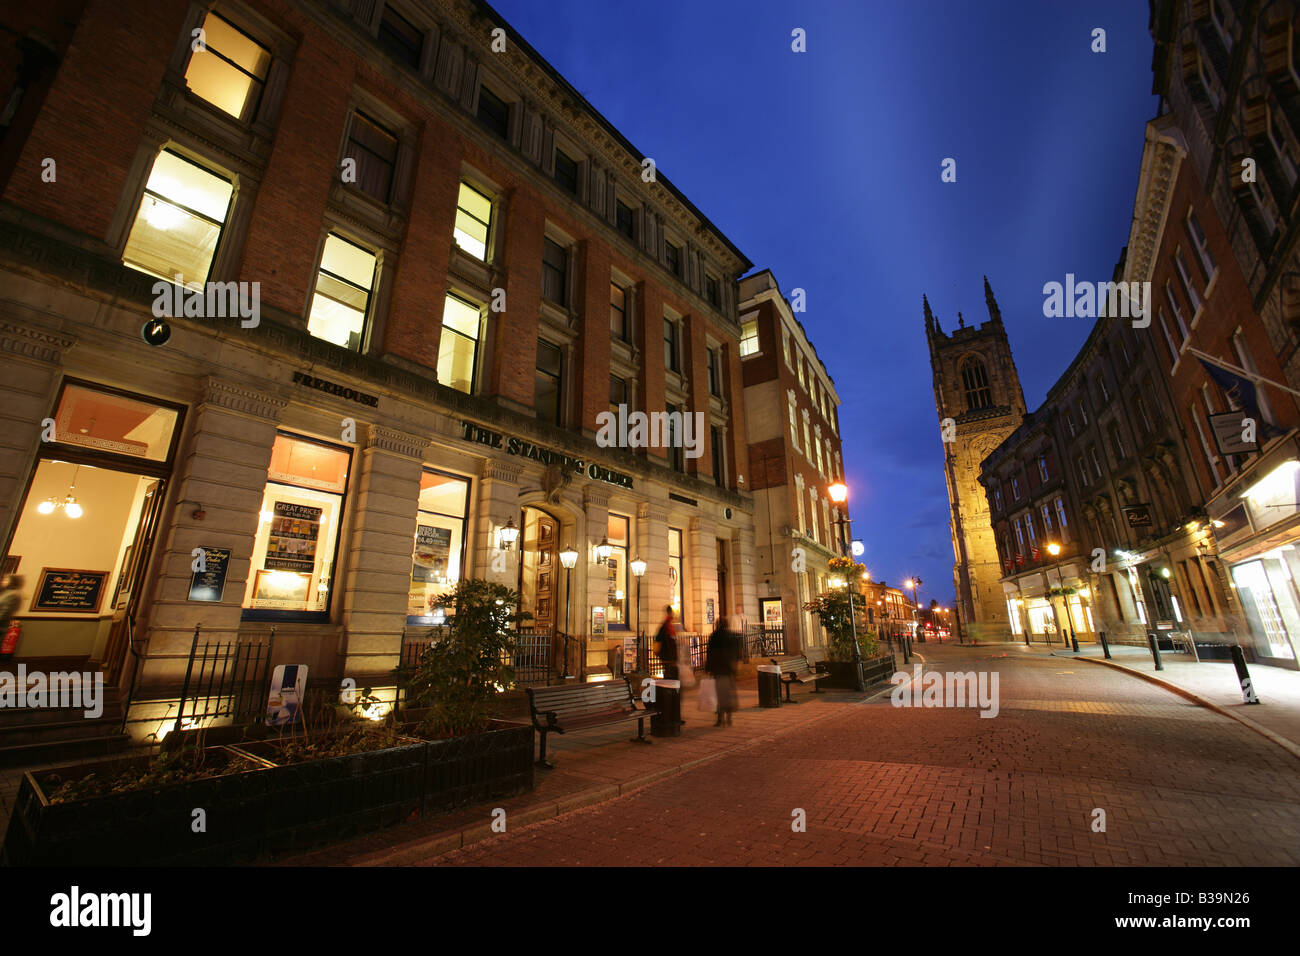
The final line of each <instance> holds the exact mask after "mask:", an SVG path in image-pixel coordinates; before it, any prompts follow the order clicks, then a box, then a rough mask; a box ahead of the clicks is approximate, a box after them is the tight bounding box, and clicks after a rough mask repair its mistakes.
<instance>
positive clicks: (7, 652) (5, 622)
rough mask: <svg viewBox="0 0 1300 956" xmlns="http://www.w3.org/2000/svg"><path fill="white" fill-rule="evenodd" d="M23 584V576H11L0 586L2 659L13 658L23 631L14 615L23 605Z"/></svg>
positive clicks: (0, 645) (0, 644)
mask: <svg viewBox="0 0 1300 956" xmlns="http://www.w3.org/2000/svg"><path fill="white" fill-rule="evenodd" d="M23 584H24V580H23V576H22V575H21V574H11V575H9V576H8V578H7V579H6V580H5V582H4V584H3V586H0V657H12V656H13V655H14V653H15V651H16V649H17V646H18V637H19V635H20V634H21V631H20V629H19V625H18V622H17V621H15V620H14V615H16V614H17V613H18V609H19V607H20V606H21V605H22V598H23ZM11 627H12V628H13V630H12V633H11V631H10V628H11Z"/></svg>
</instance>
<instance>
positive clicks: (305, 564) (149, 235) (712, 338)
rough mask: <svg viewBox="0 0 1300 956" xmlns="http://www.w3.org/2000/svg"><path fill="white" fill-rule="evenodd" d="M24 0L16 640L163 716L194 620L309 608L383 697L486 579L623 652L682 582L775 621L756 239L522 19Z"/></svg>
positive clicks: (314, 632)
mask: <svg viewBox="0 0 1300 956" xmlns="http://www.w3.org/2000/svg"><path fill="white" fill-rule="evenodd" d="M10 15H12V17H13V20H12V21H11V22H9V23H6V27H7V28H8V29H7V34H8V35H10V36H11V37H14V38H16V39H15V41H14V43H13V45H12V46H11V45H10V44H5V51H4V56H5V58H6V61H5V63H4V64H0V65H3V66H5V67H6V70H7V68H8V67H15V69H13V71H12V72H11V73H10V75H12V76H18V77H19V83H18V85H17V87H15V89H14V90H12V91H10V90H6V91H5V92H6V99H7V100H8V101H9V102H10V103H11V106H12V107H13V109H12V112H11V121H10V122H9V123H8V125H7V126H6V127H5V129H4V139H3V142H2V143H0V185H2V188H3V195H2V196H0V216H2V217H3V219H4V227H3V229H0V290H2V294H3V297H4V299H5V306H6V308H5V315H4V317H3V319H0V323H2V327H0V328H2V334H0V348H3V350H4V354H5V360H6V368H7V374H6V376H5V377H4V381H3V383H0V389H3V392H2V393H0V394H2V396H3V400H2V401H0V406H2V407H3V409H4V411H3V412H0V416H2V417H3V427H0V435H3V437H2V438H0V484H2V485H3V489H2V490H3V494H0V534H2V535H3V540H4V542H5V555H6V570H9V571H15V570H16V571H17V573H19V574H20V575H23V576H24V577H25V578H26V593H25V595H24V604H23V608H24V611H23V614H22V618H23V623H24V639H23V640H24V643H23V645H22V646H21V647H20V654H21V655H24V656H26V657H32V658H46V659H49V658H57V659H60V660H63V661H67V662H69V663H71V662H74V661H78V662H87V661H88V662H90V663H92V664H96V665H99V666H101V667H103V668H104V669H105V670H107V671H108V672H109V674H110V676H111V677H113V678H114V679H116V680H118V681H119V682H120V683H121V684H122V686H128V685H129V684H130V682H131V680H132V678H133V677H134V680H135V681H136V683H137V685H138V692H139V693H138V697H137V701H150V700H152V701H156V702H157V704H156V706H154V705H148V704H142V705H139V706H137V707H136V708H135V709H134V710H133V711H132V715H131V719H132V726H133V728H135V730H136V732H137V733H145V732H148V731H150V730H153V729H154V726H153V725H152V724H156V723H157V719H158V718H159V717H160V716H162V715H164V714H166V713H169V712H170V711H169V708H170V707H172V706H173V704H171V703H168V701H169V700H171V701H174V696H172V697H170V698H169V696H168V695H169V694H171V695H174V694H175V692H176V687H177V684H178V683H179V680H180V678H181V676H182V674H183V673H184V670H185V667H186V660H187V656H188V653H189V651H190V648H191V642H192V638H193V635H194V633H195V629H196V627H197V626H201V628H202V633H203V634H204V635H207V636H211V637H215V638H224V639H231V638H235V637H238V638H239V639H240V640H249V639H254V638H257V637H259V636H265V635H266V634H268V633H269V632H270V630H271V629H272V628H275V644H274V649H275V651H274V662H276V663H279V662H292V663H300V664H307V665H308V666H309V667H310V669H311V674H312V677H313V678H314V679H321V680H329V681H337V680H338V679H340V678H343V677H353V678H355V679H356V680H357V682H358V686H364V685H365V684H366V683H374V685H375V686H376V687H380V686H383V682H382V681H383V678H384V677H385V676H387V675H388V674H389V673H390V672H391V668H392V667H393V666H394V664H395V663H396V662H397V659H398V653H399V648H400V643H401V640H402V635H403V633H404V631H407V630H410V629H418V628H420V627H424V626H427V625H430V624H433V623H436V621H437V616H436V615H435V614H434V613H433V610H432V608H431V601H432V599H433V598H435V597H436V596H437V595H438V594H439V593H441V592H442V591H444V590H445V589H446V588H447V587H449V586H450V585H451V584H452V583H454V582H455V581H456V580H458V579H460V578H463V577H467V576H473V577H486V578H489V579H492V580H496V581H499V582H502V583H505V584H508V585H510V586H512V587H516V588H518V589H519V590H520V591H521V593H522V595H523V604H524V610H526V611H528V612H530V613H531V614H533V616H534V619H535V620H534V624H535V625H536V626H537V627H539V628H545V629H548V630H549V631H550V632H551V633H553V634H559V632H561V631H564V630H565V629H566V628H567V630H568V631H569V632H571V633H572V634H573V635H574V636H576V637H579V638H581V639H583V640H585V641H586V647H587V656H586V661H585V664H586V672H587V674H588V675H590V676H601V675H602V674H605V673H607V662H612V661H613V660H614V658H615V657H616V656H617V654H618V649H619V645H620V644H621V643H622V638H624V637H625V636H630V635H633V634H635V633H636V632H637V631H638V629H641V630H645V629H650V630H652V629H653V626H654V624H655V623H656V622H657V619H658V616H659V615H658V614H657V613H656V609H661V608H662V607H663V606H664V605H665V604H668V603H672V604H674V605H676V606H677V607H679V608H680V610H681V614H682V618H683V620H684V624H685V626H686V628H687V629H688V630H692V631H700V630H706V629H707V628H708V627H709V625H710V624H711V623H712V621H713V620H715V619H716V617H717V616H719V615H735V616H737V617H739V618H740V619H742V620H745V619H749V620H756V619H757V615H758V603H757V597H758V595H757V590H756V580H755V571H756V565H755V549H754V518H753V509H754V499H753V497H752V495H751V493H750V489H749V487H748V486H747V485H746V484H745V480H744V474H743V470H742V469H740V468H738V467H736V465H735V463H739V462H744V461H746V460H747V459H748V457H749V456H748V452H747V441H746V423H745V415H744V401H743V396H744V384H743V382H742V363H741V354H742V350H743V349H744V347H745V346H744V343H743V342H742V336H741V327H740V324H739V322H738V313H737V284H736V282H737V279H738V278H739V276H740V275H741V274H743V273H744V272H745V271H746V270H748V269H749V268H750V263H749V262H748V260H746V259H745V257H744V256H743V255H742V254H741V253H740V252H739V251H738V250H737V249H736V248H735V246H734V245H733V244H732V243H731V242H730V241H729V240H728V239H727V238H726V236H724V235H723V234H722V233H721V232H719V230H718V229H717V228H716V227H715V226H714V225H713V224H712V223H710V222H709V220H708V219H707V218H706V217H705V216H704V215H703V214H702V213H701V212H700V211H699V209H697V208H696V207H695V206H694V205H693V204H692V203H691V202H690V201H689V200H688V199H687V198H686V197H685V196H683V195H682V194H681V193H680V192H679V191H678V190H677V189H676V188H674V187H673V186H672V184H671V183H670V182H669V181H668V180H666V179H665V178H664V177H663V176H662V175H660V176H658V177H657V179H653V180H651V181H645V180H644V179H643V177H642V171H643V165H642V161H643V158H644V157H643V156H642V154H641V153H640V152H639V151H637V150H636V149H635V148H634V147H633V146H632V145H631V144H630V143H628V142H627V140H626V139H625V138H624V137H623V136H622V135H621V134H620V133H619V132H618V131H617V130H616V129H614V128H613V127H612V126H610V125H609V123H608V122H607V121H606V120H604V119H603V118H602V117H601V116H600V114H599V113H598V112H596V110H595V109H594V108H593V107H592V106H591V105H590V104H588V103H587V102H586V101H585V100H584V99H583V97H582V96H581V95H580V94H578V93H577V92H576V91H575V90H574V89H573V88H572V87H571V86H570V85H569V84H568V83H567V82H566V81H565V80H564V79H563V78H562V77H560V76H559V75H558V74H556V72H555V71H554V70H553V69H552V68H551V67H550V66H549V65H548V64H547V63H546V62H545V61H544V60H543V59H542V58H541V57H540V56H539V55H538V54H537V53H536V52H535V51H533V50H532V49H531V48H530V47H529V46H528V44H527V43H526V42H525V41H524V40H523V38H521V37H520V36H518V35H517V34H516V33H515V32H514V31H513V30H512V29H511V28H510V26H509V24H506V23H504V22H502V21H501V20H500V18H499V17H498V16H497V15H496V14H495V13H494V12H493V11H492V10H491V8H489V7H488V6H487V5H486V4H482V3H478V2H472V0H440V2H436V3H435V2H427V0H400V2H396V0H395V2H391V3H386V2H382V0H335V2H326V0H314V2H309V0H301V2H298V0H292V2H291V0H219V2H217V3H215V4H208V3H191V2H187V0H160V2H156V3H143V2H141V3H128V4H126V5H123V4H121V3H112V2H107V0H86V2H84V3H64V4H61V5H54V6H50V7H48V8H38V7H29V8H26V9H24V10H21V11H18V10H15V11H13V12H12V14H8V13H7V14H6V16H10ZM503 44H504V46H503ZM494 46H495V49H494ZM20 63H21V65H22V69H18V68H17V66H18V65H19V64H20ZM226 283H229V285H225V284H226ZM254 284H256V285H254ZM180 286H184V287H185V290H187V291H186V292H185V293H182V291H181V289H180ZM177 304H179V305H181V306H183V308H180V309H176V308H174V307H172V306H174V305H177ZM217 306H221V307H222V308H220V309H218V308H216V307H217ZM160 314H161V318H160ZM167 330H169V331H170V338H168V339H167V340H166V341H165V343H161V344H157V345H150V344H146V341H142V338H144V337H148V338H151V339H152V340H153V341H154V342H159V340H160V339H161V338H162V337H163V333H164V331H167ZM819 374H820V375H821V376H822V380H823V381H825V382H827V383H828V379H825V378H824V371H822V372H820V373H819ZM620 406H622V407H623V409H624V411H625V413H626V412H633V411H641V412H648V413H663V414H664V416H665V417H664V419H663V420H664V422H667V423H670V424H667V425H666V429H665V431H666V435H665V436H663V437H665V438H666V439H667V440H666V441H663V442H659V443H658V444H654V445H652V447H648V448H646V447H631V443H630V442H628V441H626V440H625V439H624V438H623V437H622V436H620V438H619V440H618V441H616V442H614V443H613V444H611V443H609V442H602V441H598V440H597V437H598V429H599V422H598V419H597V416H598V415H599V414H600V413H602V412H607V411H610V410H611V409H612V410H615V411H617V410H618V409H619V408H620ZM673 415H676V418H673V417H672V416H673ZM682 416H690V417H689V418H683V417H682ZM697 417H698V420H699V421H700V422H702V427H701V428H700V429H699V430H698V431H697V432H696V433H695V434H694V439H695V440H696V444H694V445H693V446H692V447H690V448H686V447H683V446H684V445H686V444H687V439H689V438H691V437H692V436H691V433H690V432H687V431H686V430H685V427H684V426H686V425H687V424H688V423H693V422H694V421H695V420H696V418H697ZM694 452H698V455H696V454H694ZM827 467H829V466H827ZM70 505H75V507H71V506H70ZM74 513H79V514H80V515H81V516H80V517H73V514H74ZM511 531H517V532H518V539H517V543H514V542H511V541H510V532H511ZM503 532H505V534H503ZM568 547H572V548H574V549H575V550H577V552H578V553H579V560H578V562H577V566H576V568H574V569H573V571H572V572H571V574H570V573H561V570H562V569H561V567H560V565H559V563H558V560H557V559H558V556H559V553H560V551H561V549H565V548H568ZM198 549H204V550H202V551H199V550H198ZM196 551H198V553H200V554H203V555H204V556H205V557H206V558H207V559H209V560H210V562H214V563H215V564H214V567H213V568H212V569H211V571H212V574H211V575H209V576H208V577H207V578H204V579H202V580H200V579H199V578H198V577H197V576H196V572H195V571H194V570H193V566H192V562H193V560H194V559H193V557H192V555H194V554H195V553H196ZM637 558H641V559H642V560H644V562H645V563H646V572H645V575H644V578H640V579H637V580H635V581H634V580H633V578H632V577H631V576H630V575H629V563H630V562H633V561H635V559H637ZM205 573H206V572H205ZM570 579H571V582H572V593H571V594H570V593H569V581H570ZM638 594H639V595H640V602H639V603H640V606H637V603H638V602H637V600H636V596H637V595H638ZM128 646H129V648H130V649H131V650H132V651H134V652H135V653H134V654H128V652H127V651H128ZM136 655H139V661H140V664H139V668H138V673H135V674H134V675H133V673H132V671H133V668H132V664H133V662H134V661H135V660H136ZM151 720H152V724H151V722H150V721H151Z"/></svg>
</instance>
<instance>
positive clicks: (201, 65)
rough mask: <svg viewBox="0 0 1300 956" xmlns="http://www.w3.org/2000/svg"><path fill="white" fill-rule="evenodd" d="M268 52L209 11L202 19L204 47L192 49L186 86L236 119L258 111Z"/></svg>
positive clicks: (187, 69)
mask: <svg viewBox="0 0 1300 956" xmlns="http://www.w3.org/2000/svg"><path fill="white" fill-rule="evenodd" d="M270 65H271V54H270V51H268V50H267V49H266V47H264V46H262V45H261V44H260V43H258V42H257V41H256V40H254V39H253V38H252V37H250V36H249V35H248V34H247V33H245V32H244V31H242V30H240V29H239V28H238V27H236V26H235V25H234V24H232V23H230V22H229V21H228V20H224V19H222V18H221V17H219V16H217V15H216V14H215V13H212V12H209V13H208V14H207V16H206V17H204V18H203V49H199V50H192V52H191V53H190V62H189V65H188V66H187V67H186V69H185V85H186V86H188V87H189V88H190V92H192V93H194V94H195V95H196V96H201V97H202V98H203V99H205V100H207V101H208V102H209V103H211V104H212V105H213V106H216V107H218V108H219V109H221V110H224V111H225V112H227V113H229V114H230V115H231V116H233V117H235V118H236V119H244V118H245V117H250V118H251V117H252V116H253V115H254V114H256V112H257V105H258V102H259V101H260V100H261V97H262V88H263V86H264V85H265V84H266V71H267V70H268V69H269V68H270Z"/></svg>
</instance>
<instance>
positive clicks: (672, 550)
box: [668, 528, 686, 629]
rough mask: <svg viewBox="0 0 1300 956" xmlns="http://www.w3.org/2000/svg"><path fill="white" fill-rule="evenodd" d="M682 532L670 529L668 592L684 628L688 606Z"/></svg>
mask: <svg viewBox="0 0 1300 956" xmlns="http://www.w3.org/2000/svg"><path fill="white" fill-rule="evenodd" d="M683 567H684V565H683V563H682V532H681V531H680V530H679V529H677V528H669V529H668V593H669V594H670V595H672V605H673V610H674V611H676V612H677V616H678V621H679V623H680V624H681V626H682V628H683V629H685V627H686V608H685V606H684V604H683V602H682V570H683Z"/></svg>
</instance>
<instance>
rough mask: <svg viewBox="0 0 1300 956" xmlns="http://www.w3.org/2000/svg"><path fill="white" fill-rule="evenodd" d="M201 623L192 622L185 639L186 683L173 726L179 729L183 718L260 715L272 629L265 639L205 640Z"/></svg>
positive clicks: (237, 719)
mask: <svg viewBox="0 0 1300 956" xmlns="http://www.w3.org/2000/svg"><path fill="white" fill-rule="evenodd" d="M201 627H202V625H199V624H196V625H194V640H193V642H192V643H191V644H190V658H189V662H188V663H187V664H186V666H185V683H184V685H183V686H182V688H181V697H180V706H179V707H178V709H177V711H176V730H182V729H183V728H184V726H185V721H186V720H189V721H194V722H198V721H203V720H214V719H217V718H226V717H229V718H230V719H231V721H232V722H233V723H236V724H239V723H242V722H243V721H245V720H247V719H250V718H252V717H255V716H258V715H264V714H265V713H266V706H267V705H266V700H267V698H266V695H267V689H268V688H269V687H270V684H269V681H268V678H269V676H270V671H271V648H272V646H273V645H274V643H275V628H274V627H272V628H271V633H270V635H269V636H268V637H267V638H266V640H265V641H263V640H251V641H250V640H240V639H239V638H238V637H236V638H233V639H230V640H217V641H204V640H201V639H200V628H201ZM187 706H188V711H187Z"/></svg>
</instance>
